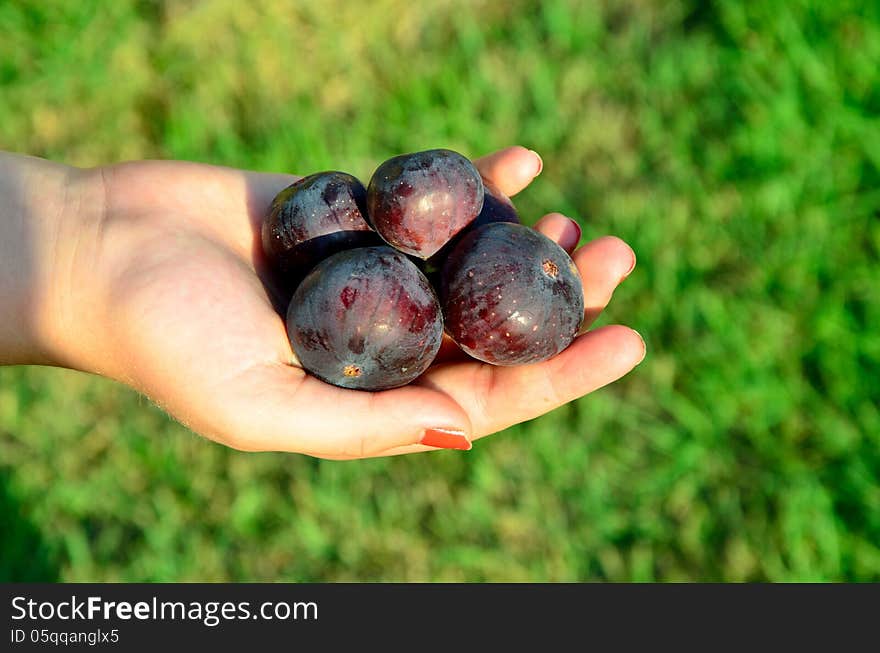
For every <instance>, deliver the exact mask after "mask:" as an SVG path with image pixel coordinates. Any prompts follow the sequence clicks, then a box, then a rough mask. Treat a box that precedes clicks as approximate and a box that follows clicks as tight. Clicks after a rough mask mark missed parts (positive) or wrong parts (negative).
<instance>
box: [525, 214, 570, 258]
mask: <svg viewBox="0 0 880 653" xmlns="http://www.w3.org/2000/svg"><path fill="white" fill-rule="evenodd" d="M535 230H537V231H540V232H541V233H542V234H544V235H545V236H547V238H549V239H550V240H552V241H553V242H555V243H558V244H559V246H560V247H561V248H562V249H564V250H565V251H566V252H568V253H569V254H571V253H572V252H573V251H574V248H575V247H577V244H578V242H579V241H580V239H581V227H580V225H579V224H578V223H577V222H575V221H574V220H572V219H571V218H567V217H565V216H564V215H562V214H561V213H548V214H547V215H545V216H544V217H543V218H541V219H540V220H538V222H537V224H535Z"/></svg>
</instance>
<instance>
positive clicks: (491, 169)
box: [474, 145, 544, 197]
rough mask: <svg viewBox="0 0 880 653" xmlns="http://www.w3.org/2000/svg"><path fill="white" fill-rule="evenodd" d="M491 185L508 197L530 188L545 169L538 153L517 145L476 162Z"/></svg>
mask: <svg viewBox="0 0 880 653" xmlns="http://www.w3.org/2000/svg"><path fill="white" fill-rule="evenodd" d="M474 165H475V166H476V167H477V170H479V171H480V174H481V175H483V177H485V178H486V179H487V180H488V181H489V183H491V184H493V185H494V186H495V187H497V188H498V190H500V191H501V192H502V193H504V194H505V195H507V196H508V197H513V196H514V195H516V194H517V193H518V192H520V191H521V190H522V189H523V188H525V187H526V186H528V185H529V184H530V183H531V181H532V179H534V178H535V177H537V176H538V175H539V174H540V173H541V170H542V169H543V167H544V163H543V161H541V157H540V156H538V153H537V152H534V151H532V150H527V149H526V148H524V147H522V146H521V145H515V146H513V147H508V148H505V149H503V150H498V151H497V152H493V153H492V154H487V155H486V156H483V157H480V158H479V159H475V160H474Z"/></svg>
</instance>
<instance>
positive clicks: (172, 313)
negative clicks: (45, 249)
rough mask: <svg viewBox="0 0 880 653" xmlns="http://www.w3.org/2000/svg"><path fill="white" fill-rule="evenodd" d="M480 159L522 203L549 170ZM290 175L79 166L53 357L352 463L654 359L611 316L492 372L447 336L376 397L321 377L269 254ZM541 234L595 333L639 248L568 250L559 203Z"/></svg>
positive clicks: (196, 413) (263, 444)
mask: <svg viewBox="0 0 880 653" xmlns="http://www.w3.org/2000/svg"><path fill="white" fill-rule="evenodd" d="M475 163H476V165H477V167H478V168H479V170H480V172H481V174H482V175H483V176H484V177H485V178H486V179H488V180H489V181H490V182H492V183H493V184H494V185H495V186H496V187H497V188H499V189H500V190H501V191H502V192H504V193H505V194H507V195H511V196H512V195H515V194H516V193H517V192H519V191H520V190H522V189H523V188H524V187H525V186H527V185H528V183H529V182H531V180H532V179H533V178H534V177H535V176H536V175H537V173H538V172H540V165H541V164H540V159H539V158H538V157H537V156H536V155H535V154H534V153H532V152H530V151H529V150H526V149H524V148H520V147H514V148H508V149H506V150H501V151H499V152H496V153H494V154H492V155H489V156H487V157H484V158H482V159H478V160H477V161H476V162H475ZM294 180H295V178H294V177H290V176H287V175H274V174H265V173H253V172H245V171H240V170H234V169H229V168H221V167H216V166H209V165H201V164H195V163H184V162H163V161H141V162H133V163H124V164H120V165H116V166H111V167H107V168H99V169H95V170H91V171H81V172H77V173H74V174H72V175H71V180H70V183H69V186H70V187H71V188H74V189H75V192H72V191H70V192H69V194H71V195H72V196H74V197H76V198H78V200H77V201H78V202H79V204H80V205H81V210H80V211H79V212H78V214H79V215H80V220H79V222H78V223H77V224H78V226H77V227H75V233H72V234H71V235H70V236H69V238H64V237H59V241H62V242H72V243H73V247H72V248H70V247H63V248H62V250H63V254H62V255H61V256H60V258H61V259H63V263H60V264H59V263H56V264H55V265H54V268H55V269H56V271H57V270H62V271H63V272H64V273H65V274H66V278H64V279H63V281H62V282H60V283H56V284H54V285H53V288H52V289H51V290H50V291H48V294H49V302H48V303H49V306H51V308H50V309H47V310H48V311H49V313H51V314H52V315H55V316H59V317H60V319H59V320H57V321H58V324H56V325H54V326H52V327H50V328H49V332H50V333H49V335H50V336H51V337H50V338H48V341H50V342H51V343H52V345H51V346H50V347H47V348H46V349H47V351H48V352H49V353H48V354H47V356H48V357H49V359H50V361H51V362H53V363H55V364H63V365H67V366H70V367H75V368H77V369H82V370H85V371H89V372H94V373H98V374H103V375H105V376H109V377H112V378H114V379H117V380H119V381H121V382H123V383H126V384H128V385H130V386H132V387H133V388H135V389H137V390H138V391H140V392H142V393H144V394H145V395H147V396H148V397H150V398H151V399H152V400H153V401H154V402H156V403H157V404H158V405H159V406H161V407H162V408H163V409H165V410H166V411H168V412H169V413H170V414H171V415H173V416H174V417H175V418H177V419H178V420H180V421H181V422H183V423H184V424H185V425H187V426H188V427H190V428H191V429H193V430H194V431H196V432H198V433H201V434H202V435H204V436H206V437H209V438H211V439H213V440H216V441H218V442H221V443H224V444H226V445H229V446H231V447H234V448H237V449H242V450H248V451H258V450H275V451H292V452H299V453H304V454H309V455H312V456H318V457H322V458H333V459H352V458H362V457H370V456H379V455H390V454H398V453H409V452H415V451H421V450H429V449H432V448H435V447H431V446H427V444H434V445H438V446H446V447H448V448H462V449H466V448H470V442H471V441H472V440H474V439H477V438H481V437H483V436H486V435H489V434H491V433H495V432H497V431H499V430H501V429H503V428H505V427H507V426H510V425H512V424H516V423H518V422H522V421H525V420H528V419H531V418H534V417H537V416H538V415H541V414H543V413H546V412H548V411H550V410H552V409H554V408H556V407H558V406H560V405H562V404H564V403H566V402H568V401H571V400H573V399H576V398H578V397H580V396H582V395H584V394H587V393H589V392H592V391H593V390H595V389H597V388H599V387H601V386H603V385H605V384H607V383H610V382H612V381H614V380H616V379H617V378H619V377H621V376H623V375H624V374H626V373H627V372H628V371H629V370H630V369H632V367H634V366H635V365H636V364H638V362H639V361H640V360H641V359H642V358H643V356H644V351H645V349H644V343H643V342H642V340H641V338H640V337H639V336H638V334H636V333H635V332H634V331H632V330H631V329H628V328H626V327H622V326H607V327H603V328H601V329H596V330H594V331H590V332H587V333H585V334H584V335H582V336H580V337H578V338H577V339H576V340H575V341H574V342H573V343H572V344H571V345H570V346H569V347H568V348H567V349H566V350H565V351H564V352H562V353H561V354H559V355H558V356H556V357H554V358H552V359H551V360H548V361H545V362H543V363H538V364H533V365H525V366H516V367H495V366H491V365H487V364H484V363H481V362H478V361H475V360H472V359H468V358H467V357H466V356H464V355H463V354H461V353H460V352H459V351H458V350H457V348H456V347H455V346H454V344H452V343H450V342H446V343H445V345H444V347H443V349H442V350H441V354H440V356H438V360H437V362H436V363H435V364H434V365H432V367H431V368H430V369H429V370H428V371H427V372H426V373H425V374H424V375H423V376H421V377H420V378H419V379H417V380H416V381H415V382H414V383H412V384H410V385H408V386H404V387H401V388H397V389H393V390H386V391H382V392H375V393H370V392H360V391H353V390H346V389H342V388H337V387H335V386H331V385H328V384H325V383H323V382H322V381H320V380H318V379H317V378H315V377H313V376H310V375H308V374H306V373H305V372H304V371H303V370H302V369H301V368H300V367H297V366H296V364H295V359H294V356H293V353H292V351H291V348H290V344H289V342H288V340H287V336H286V332H285V328H284V323H283V320H282V318H281V317H280V316H279V313H278V312H277V310H276V306H277V305H278V297H277V296H275V297H273V290H272V284H271V280H270V278H269V275H268V274H267V271H266V266H265V262H264V260H263V257H262V252H261V248H260V237H259V234H260V225H261V223H262V219H263V216H264V215H265V212H266V208H267V207H268V205H269V203H270V202H271V200H272V198H273V197H274V196H275V194H276V193H277V192H278V191H279V190H281V189H282V188H284V187H285V186H287V185H288V184H290V183H292V181H294ZM83 198H86V199H83ZM83 216H84V217H83ZM71 228H73V227H69V226H62V227H60V228H59V229H60V231H61V232H64V230H65V229H71ZM535 228H536V229H538V230H539V231H541V232H542V233H544V234H545V235H547V236H549V237H550V238H552V239H554V240H556V241H557V242H559V243H560V245H562V247H563V248H565V249H566V250H567V251H568V252H569V253H572V256H573V259H574V261H575V263H576V264H577V266H578V269H579V270H580V273H581V276H582V278H583V282H584V296H585V306H586V307H587V310H586V316H585V325H588V324H589V323H591V322H592V321H593V320H595V318H596V317H597V316H598V314H599V313H600V312H601V310H602V309H603V308H604V307H605V305H606V304H607V302H608V300H609V299H610V297H611V294H612V292H613V291H614V289H615V287H616V286H617V285H618V284H619V283H620V282H621V281H622V280H623V279H624V278H625V277H626V276H627V275H628V274H629V272H630V271H631V270H632V268H633V266H634V265H635V256H634V254H633V252H632V250H631V249H630V248H629V247H628V246H627V245H626V244H625V243H623V242H622V241H621V240H619V239H617V238H613V237H605V238H600V239H598V240H594V241H592V242H590V243H588V244H586V245H584V246H583V247H581V248H579V249H577V250H576V251H574V248H575V246H576V245H577V242H578V240H579V238H580V229H579V228H578V227H577V225H576V224H575V223H574V222H573V221H571V220H569V219H568V218H566V217H564V216H562V215H560V214H558V213H553V214H549V215H547V216H544V217H543V218H542V219H541V220H540V221H539V222H538V224H537V225H536V227H535ZM273 299H274V301H275V304H276V306H273ZM435 430H439V432H433V431H435ZM425 443H427V444H425Z"/></svg>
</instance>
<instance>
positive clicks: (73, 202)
mask: <svg viewBox="0 0 880 653" xmlns="http://www.w3.org/2000/svg"><path fill="white" fill-rule="evenodd" d="M95 176H96V174H95V173H94V172H91V171H85V170H80V169H77V168H72V167H70V166H66V165H62V164H58V163H54V162H51V161H46V160H43V159H38V158H34V157H28V156H21V155H14V154H7V153H3V152H0V313H2V315H3V316H4V319H3V320H2V323H0V364H39V365H62V366H68V367H80V364H79V363H80V361H79V358H80V356H79V351H78V349H77V348H76V347H74V346H71V345H72V344H74V343H75V338H74V336H76V335H77V332H78V331H80V330H81V329H82V327H83V325H82V323H81V320H80V311H79V310H78V307H77V302H78V301H80V300H81V298H82V296H83V292H84V291H85V290H86V289H85V288H83V287H82V281H83V278H84V275H83V266H84V265H87V264H88V263H87V260H88V258H89V257H90V256H93V255H94V253H95V251H94V250H95V240H94V238H93V235H94V233H95V228H94V227H93V226H91V225H95V226H96V225H98V224H99V222H100V217H99V215H100V211H101V206H102V201H103V198H102V195H101V188H100V184H99V183H98V184H96V183H95V181H94V177H95ZM89 250H91V251H89ZM80 335H82V334H80Z"/></svg>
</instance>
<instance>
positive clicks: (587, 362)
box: [419, 325, 645, 439]
mask: <svg viewBox="0 0 880 653" xmlns="http://www.w3.org/2000/svg"><path fill="white" fill-rule="evenodd" d="M644 355H645V343H644V341H643V340H642V338H641V336H640V335H639V334H638V333H637V332H635V331H633V330H632V329H630V328H628V327H624V326H617V325H615V326H606V327H602V328H601V329H596V330H595V331H591V332H590V333H587V334H585V335H583V336H580V337H578V338H576V339H575V340H574V342H572V343H571V345H569V347H568V348H567V349H566V350H565V351H563V352H562V353H560V354H559V355H558V356H554V357H553V358H551V359H549V360H546V361H544V362H542V363H535V364H532V365H517V366H512V367H497V366H493V365H486V364H482V363H477V362H467V363H452V364H449V365H442V366H440V367H437V368H435V369H434V370H432V371H431V372H429V374H428V375H426V377H424V378H423V379H420V381H419V383H421V384H430V387H432V388H434V389H436V390H439V391H442V392H444V393H445V394H447V395H448V396H449V397H451V398H452V399H454V400H455V401H456V402H457V403H458V404H459V405H460V406H461V407H462V408H463V409H464V410H465V412H466V413H467V414H468V416H469V418H470V423H471V426H472V428H473V431H472V432H473V437H474V439H476V438H479V437H483V436H485V435H488V434H491V433H495V432H496V431H500V430H501V429H504V428H507V427H508V426H511V425H512V424H517V423H519V422H523V421H525V420H528V419H532V418H535V417H538V416H539V415H543V414H544V413H547V412H549V411H551V410H553V409H554V408H557V407H559V406H561V405H563V404H565V403H567V402H569V401H572V400H574V399H577V398H578V397H582V396H584V395H586V394H589V393H590V392H593V391H594V390H596V389H598V388H601V387H602V386H604V385H607V384H608V383H611V382H612V381H616V380H617V379H619V378H620V377H622V376H623V375H624V374H626V373H627V372H629V371H630V370H631V369H632V368H633V367H635V366H636V365H637V364H638V363H639V362H640V361H641V360H642V359H643V358H644Z"/></svg>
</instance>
